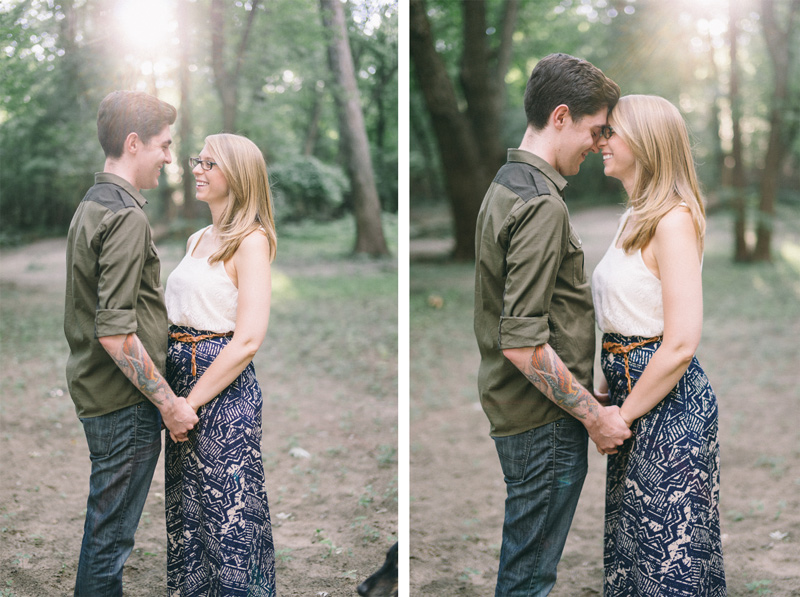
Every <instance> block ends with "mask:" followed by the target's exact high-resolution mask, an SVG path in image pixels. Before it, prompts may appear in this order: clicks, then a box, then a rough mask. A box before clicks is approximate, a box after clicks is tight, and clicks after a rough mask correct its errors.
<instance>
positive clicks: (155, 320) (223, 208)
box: [64, 54, 726, 597]
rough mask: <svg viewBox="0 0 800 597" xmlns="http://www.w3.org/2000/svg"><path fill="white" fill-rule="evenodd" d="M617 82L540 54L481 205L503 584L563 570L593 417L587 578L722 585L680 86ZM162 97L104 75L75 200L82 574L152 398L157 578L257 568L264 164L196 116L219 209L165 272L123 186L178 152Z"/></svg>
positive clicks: (70, 323)
mask: <svg viewBox="0 0 800 597" xmlns="http://www.w3.org/2000/svg"><path fill="white" fill-rule="evenodd" d="M619 94H620V91H619V87H618V86H617V85H616V84H615V83H614V82H613V81H611V80H610V79H608V78H607V77H606V76H605V75H604V74H603V73H602V72H601V71H600V70H599V69H597V68H596V67H594V66H593V65H591V64H590V63H588V62H586V61H584V60H580V59H577V58H574V57H572V56H567V55H565V54H553V55H550V56H547V57H545V58H544V59H542V60H541V61H540V62H539V63H538V64H537V66H536V67H535V69H534V70H533V73H532V74H531V77H530V79H529V81H528V85H527V89H526V93H525V110H526V114H527V120H528V127H527V130H526V133H525V135H524V137H523V140H522V143H521V145H520V147H519V148H518V149H512V150H509V153H508V162H507V163H506V164H505V165H504V166H503V167H502V168H501V169H500V170H499V172H498V173H497V176H496V177H495V179H494V182H493V183H492V184H491V186H490V188H489V190H488V192H487V194H486V197H485V198H484V201H483V205H482V207H481V210H480V214H479V217H478V225H477V232H476V277H475V334H476V337H477V340H478V345H479V348H480V352H481V365H480V371H479V376H478V386H479V392H480V397H481V403H482V405H483V409H484V411H485V412H486V414H487V416H488V418H489V421H490V423H491V435H492V437H493V439H494V441H495V445H496V448H497V452H498V455H499V458H500V463H501V466H502V469H503V474H504V476H505V482H506V486H507V499H506V505H505V522H504V527H503V542H502V547H501V554H500V570H499V574H498V582H497V588H496V595H497V596H498V597H511V596H517V595H525V596H532V595H546V594H547V593H549V592H550V590H551V589H552V587H553V585H554V584H555V580H556V567H557V564H558V561H559V559H560V556H561V553H562V550H563V547H564V543H565V541H566V536H567V533H568V531H569V527H570V524H571V522H572V518H573V514H574V512H575V508H576V506H577V503H578V498H579V495H580V491H581V488H582V486H583V482H584V478H585V476H586V472H587V446H588V439H589V438H591V439H592V441H593V442H594V443H595V445H596V447H597V450H598V451H599V452H600V453H601V454H606V455H608V473H607V487H606V514H605V538H604V547H605V550H604V564H605V577H604V578H605V580H604V593H605V595H606V596H607V597H610V596H615V597H630V596H637V595H638V596H643V597H652V596H656V595H665V596H666V595H669V596H673V597H678V596H681V597H689V596H696V595H702V596H706V597H712V596H713V597H720V596H724V595H725V594H726V588H725V575H724V570H723V562H722V550H721V540H720V529H719V508H718V500H719V446H718V438H717V418H718V415H717V402H716V397H715V395H714V393H713V391H712V389H711V386H710V385H709V382H708V379H707V378H706V376H705V374H704V373H703V370H702V369H701V367H700V365H699V364H698V362H697V359H696V358H695V356H694V353H695V350H696V348H697V346H698V344H699V341H700V336H701V330H702V313H703V306H702V282H701V268H702V256H703V240H704V231H705V212H704V207H703V200H702V196H701V193H700V190H699V187H698V183H697V177H696V173H695V168H694V163H693V159H692V155H691V147H690V143H689V137H688V133H687V130H686V126H685V123H684V122H683V119H682V117H681V116H680V113H679V112H678V110H677V109H676V108H675V107H674V106H673V105H672V104H670V103H669V102H667V101H666V100H664V99H662V98H659V97H654V96H637V95H632V96H625V97H622V98H620V95H619ZM175 118H176V111H175V109H174V108H173V107H172V106H170V105H169V104H166V103H165V102H162V101H160V100H158V99H156V98H154V97H152V96H149V95H147V94H144V93H138V92H114V93H112V94H110V95H109V96H108V97H106V99H105V100H104V101H103V103H102V104H101V106H100V110H99V114H98V136H99V139H100V143H101V145H102V147H103V150H104V152H105V155H106V162H105V168H104V172H103V173H100V174H98V175H97V176H96V183H95V185H94V186H93V187H92V188H91V189H90V190H89V191H88V192H87V194H86V196H85V198H84V199H83V201H82V202H81V203H80V205H79V207H78V209H77V211H76V213H75V216H74V218H73V221H72V224H71V226H70V231H69V237H68V249H67V291H66V309H65V324H64V329H65V333H66V336H67V340H68V343H69V346H70V356H69V360H68V365H67V381H68V384H69V389H70V394H71V396H72V398H73V401H74V402H75V405H76V410H77V413H78V416H79V417H80V419H81V422H82V423H83V427H84V431H85V434H86V438H87V442H88V445H89V451H90V455H91V460H92V472H91V478H90V494H89V499H88V504H87V512H86V523H85V527H84V537H83V543H82V546H81V554H80V562H79V568H78V578H77V582H76V587H75V595H76V596H92V597H94V596H97V595H120V594H122V566H123V564H124V562H125V560H126V559H127V557H128V555H129V554H130V552H131V550H132V547H133V536H134V533H135V531H136V527H137V525H138V522H139V518H140V516H141V513H142V508H143V507H144V503H145V499H146V496H147V492H148V489H149V486H150V482H151V480H152V477H153V473H154V470H155V467H156V463H157V461H158V457H159V453H160V451H161V426H162V422H163V424H164V425H165V426H166V427H167V429H168V430H169V434H168V437H167V439H166V458H165V468H166V498H165V499H166V520H167V536H168V543H167V565H168V594H169V595H181V596H183V597H188V596H199V595H223V594H224V595H242V596H245V595H249V596H268V595H270V596H271V595H274V594H275V560H274V548H273V543H272V531H271V527H270V520H269V511H268V507H267V496H266V492H265V490H264V470H263V464H262V460H261V408H262V394H261V390H260V388H259V385H258V382H257V381H256V378H255V374H254V370H253V366H252V363H251V361H252V358H253V356H254V355H255V353H256V351H257V349H258V347H259V346H260V345H261V343H262V341H263V340H264V337H265V335H266V331H267V325H268V322H269V307H270V263H271V262H272V260H273V259H274V257H275V251H276V236H275V226H274V221H273V214H272V202H271V198H270V192H269V183H268V178H267V171H266V165H265V163H264V158H263V156H262V154H261V152H260V151H259V150H258V148H257V147H256V146H255V145H254V144H253V143H252V142H250V141H249V140H247V139H245V138H244V137H240V136H237V135H228V134H221V135H212V136H209V137H208V138H207V139H206V142H205V146H204V147H203V149H202V151H201V152H200V155H199V157H197V158H192V160H191V164H192V167H193V173H194V176H195V178H196V180H197V199H198V200H200V201H203V202H205V203H207V204H208V206H209V208H210V211H211V216H212V222H213V223H212V225H211V226H208V227H207V228H204V229H203V230H200V231H198V232H196V233H195V234H193V235H192V236H191V237H190V238H189V241H188V243H187V252H186V256H185V257H184V259H183V261H181V263H180V264H179V265H178V267H177V268H176V269H175V271H174V272H172V274H171V275H170V277H169V280H168V282H167V289H166V293H165V291H164V289H163V288H162V285H161V271H160V262H159V258H158V254H157V252H156V250H155V245H154V244H153V241H152V232H151V229H150V225H149V222H148V220H147V217H146V215H145V214H144V212H143V211H142V206H143V205H144V204H145V203H146V201H145V199H144V197H143V196H142V195H141V192H140V191H141V190H142V189H152V188H155V187H157V186H158V178H159V174H160V172H161V168H162V167H163V166H164V165H165V164H167V163H170V162H171V153H170V145H171V142H172V138H171V135H170V125H171V124H172V123H174V122H175ZM590 152H600V153H602V156H603V163H604V169H605V174H606V175H607V176H612V177H614V178H617V179H619V180H620V181H621V182H622V184H623V187H624V188H625V191H626V193H627V195H628V209H627V211H626V212H625V214H624V215H623V216H622V219H621V221H620V224H619V228H618V230H617V233H616V235H615V237H614V239H613V241H612V243H611V246H610V247H609V249H608V251H607V253H606V254H605V256H604V258H603V259H602V261H601V262H600V264H599V265H598V266H597V268H596V270H595V271H594V273H593V276H592V282H593V283H592V285H591V287H590V285H589V283H588V281H587V276H586V272H585V271H584V255H583V251H582V248H581V241H580V238H579V236H578V235H577V233H576V232H575V231H574V230H573V228H572V226H571V224H570V219H569V212H568V209H567V206H566V203H565V202H564V199H563V191H564V188H565V187H566V186H567V181H566V180H565V178H564V176H570V175H574V174H577V172H578V170H579V168H580V165H581V163H582V162H583V160H584V159H585V157H586V156H587V155H588V153H590ZM595 318H596V320H595ZM595 325H597V326H599V328H600V330H601V331H602V332H603V339H602V353H601V356H600V363H601V366H602V371H603V375H602V377H601V379H600V380H599V382H598V383H597V384H595V383H594V380H593V369H594V356H595ZM160 371H165V372H166V374H165V375H164V376H162V375H161V373H160ZM142 395H144V397H146V398H147V400H144V401H143V399H142Z"/></svg>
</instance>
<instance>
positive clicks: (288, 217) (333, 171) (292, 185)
mask: <svg viewBox="0 0 800 597" xmlns="http://www.w3.org/2000/svg"><path fill="white" fill-rule="evenodd" d="M269 170H270V182H271V184H272V193H273V195H272V196H273V201H274V203H275V218H276V219H277V220H279V221H281V222H297V221H300V220H304V219H312V220H318V221H319V220H329V219H331V218H333V217H334V216H336V215H338V211H339V210H340V208H341V207H342V204H343V202H344V195H345V193H347V192H348V191H349V190H350V184H349V182H348V179H347V176H346V175H345V174H344V172H342V170H341V168H339V167H337V166H331V165H328V164H324V163H322V162H321V161H319V160H318V159H317V158H315V157H311V156H308V157H305V156H298V157H295V158H292V159H290V160H289V161H285V162H280V163H277V164H275V165H273V166H271V167H270V169H269Z"/></svg>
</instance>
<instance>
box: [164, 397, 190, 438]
mask: <svg viewBox="0 0 800 597" xmlns="http://www.w3.org/2000/svg"><path fill="white" fill-rule="evenodd" d="M169 405H170V406H169V408H164V409H161V418H162V420H163V421H164V425H165V426H166V428H167V429H168V430H169V435H170V437H171V438H172V441H174V442H185V441H186V440H187V439H189V431H191V430H192V429H194V426H195V425H197V423H199V422H200V419H199V418H198V416H197V413H196V412H195V409H194V408H192V406H191V405H190V404H189V402H188V401H187V400H186V399H185V398H182V397H180V396H174V398H173V400H171V401H170V402H169Z"/></svg>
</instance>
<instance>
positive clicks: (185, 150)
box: [167, 0, 200, 220]
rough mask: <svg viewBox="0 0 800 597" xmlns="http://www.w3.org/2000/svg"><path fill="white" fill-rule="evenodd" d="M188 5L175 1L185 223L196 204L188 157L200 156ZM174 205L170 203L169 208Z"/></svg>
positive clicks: (182, 208) (191, 215)
mask: <svg viewBox="0 0 800 597" xmlns="http://www.w3.org/2000/svg"><path fill="white" fill-rule="evenodd" d="M189 12H190V7H189V2H188V1H187V0H178V5H177V13H178V35H179V36H180V44H181V48H180V66H179V67H178V68H179V73H178V77H179V79H180V92H181V108H180V110H179V111H178V138H179V140H180V144H179V145H178V160H179V163H180V167H181V172H182V173H183V176H182V177H181V178H182V180H181V183H182V187H183V205H182V206H181V215H182V216H183V217H184V218H185V219H187V220H193V219H194V218H196V217H197V212H198V209H197V207H198V205H197V200H196V199H195V195H196V191H195V181H194V176H193V175H192V168H191V166H190V165H189V156H190V155H193V154H195V153H199V151H200V148H199V147H194V139H192V113H191V88H190V85H189V80H190V79H189V63H190V61H191V56H192V49H191V38H192V36H191V32H190V29H189V26H190V24H189ZM172 205H173V202H171V201H170V207H171V206H172ZM167 213H168V215H172V213H173V210H172V209H170V210H169V211H168V212H167Z"/></svg>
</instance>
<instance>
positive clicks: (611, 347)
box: [603, 336, 661, 394]
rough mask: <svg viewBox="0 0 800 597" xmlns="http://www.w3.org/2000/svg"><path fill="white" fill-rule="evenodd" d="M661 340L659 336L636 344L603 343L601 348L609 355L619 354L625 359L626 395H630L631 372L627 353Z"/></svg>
mask: <svg viewBox="0 0 800 597" xmlns="http://www.w3.org/2000/svg"><path fill="white" fill-rule="evenodd" d="M660 340H661V336H654V337H653V338H646V339H645V340H639V341H638V342H631V343H630V344H622V343H621V342H603V348H604V349H606V350H607V351H608V352H610V353H611V354H621V355H622V356H623V357H624V359H625V378H626V379H627V380H628V394H630V393H631V386H632V384H631V371H630V366H629V353H630V352H631V351H632V350H634V349H636V348H640V347H642V346H645V345H647V344H652V343H653V342H659V341H660Z"/></svg>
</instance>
